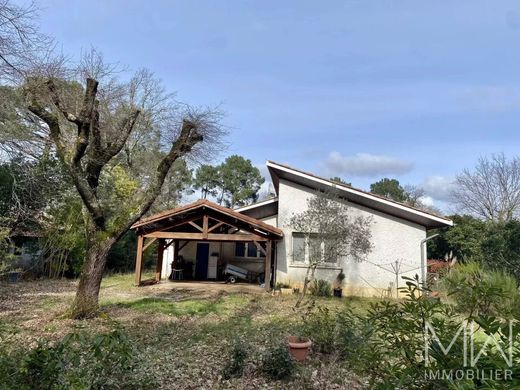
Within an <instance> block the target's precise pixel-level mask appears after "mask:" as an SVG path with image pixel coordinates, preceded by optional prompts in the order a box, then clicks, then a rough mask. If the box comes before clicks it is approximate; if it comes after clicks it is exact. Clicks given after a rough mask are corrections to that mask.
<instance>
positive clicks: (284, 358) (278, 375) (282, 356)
mask: <svg viewBox="0 0 520 390" xmlns="http://www.w3.org/2000/svg"><path fill="white" fill-rule="evenodd" d="M294 369H295V362H294V359H293V358H292V356H291V354H290V353H289V349H288V347H287V346H286V345H283V344H280V345H277V346H275V347H273V348H271V349H269V350H268V351H266V352H265V354H264V356H263V357H262V370H263V372H264V373H265V374H266V375H267V376H268V377H269V378H271V379H284V378H288V377H289V376H291V375H292V373H293V371H294Z"/></svg>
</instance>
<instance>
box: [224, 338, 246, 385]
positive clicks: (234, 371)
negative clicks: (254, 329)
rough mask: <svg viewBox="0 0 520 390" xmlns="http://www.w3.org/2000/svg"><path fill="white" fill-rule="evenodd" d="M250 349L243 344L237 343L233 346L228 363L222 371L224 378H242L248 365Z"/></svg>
mask: <svg viewBox="0 0 520 390" xmlns="http://www.w3.org/2000/svg"><path fill="white" fill-rule="evenodd" d="M248 349H249V348H248V347H247V346H246V345H245V344H244V343H242V342H237V343H235V344H234V345H233V348H232V349H231V354H230V356H229V358H228V362H227V363H226V365H225V366H224V369H223V370H222V377H223V378H224V379H230V378H232V377H240V376H242V374H243V373H244V368H245V365H246V359H247V355H248Z"/></svg>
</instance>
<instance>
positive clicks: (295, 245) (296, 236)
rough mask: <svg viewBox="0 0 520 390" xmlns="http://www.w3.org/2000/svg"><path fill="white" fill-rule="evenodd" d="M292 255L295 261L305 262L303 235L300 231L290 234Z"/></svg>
mask: <svg viewBox="0 0 520 390" xmlns="http://www.w3.org/2000/svg"><path fill="white" fill-rule="evenodd" d="M292 257H293V261H295V262H300V263H304V262H305V236H304V235H303V234H301V233H293V235H292Z"/></svg>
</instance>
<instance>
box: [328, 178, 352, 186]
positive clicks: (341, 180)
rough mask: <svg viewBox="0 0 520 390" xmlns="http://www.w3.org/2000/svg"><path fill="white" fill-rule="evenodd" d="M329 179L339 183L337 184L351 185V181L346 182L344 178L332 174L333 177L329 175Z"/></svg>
mask: <svg viewBox="0 0 520 390" xmlns="http://www.w3.org/2000/svg"><path fill="white" fill-rule="evenodd" d="M330 181H335V182H336V183H339V184H345V185H347V186H352V183H350V182H346V181H345V180H343V179H342V178H341V177H339V176H334V177H331V178H330Z"/></svg>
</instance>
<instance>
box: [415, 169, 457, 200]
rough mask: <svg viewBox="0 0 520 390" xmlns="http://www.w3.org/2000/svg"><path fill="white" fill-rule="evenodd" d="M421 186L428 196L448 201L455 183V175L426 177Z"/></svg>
mask: <svg viewBox="0 0 520 390" xmlns="http://www.w3.org/2000/svg"><path fill="white" fill-rule="evenodd" d="M419 187H421V188H422V189H423V190H424V194H425V195H426V196H428V197H430V198H432V199H437V200H441V201H444V202H447V201H449V200H450V197H451V192H452V191H453V189H454V187H455V183H454V178H453V177H446V176H439V175H435V176H428V177H426V178H425V179H424V182H423V183H422V184H421V185H419Z"/></svg>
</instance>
